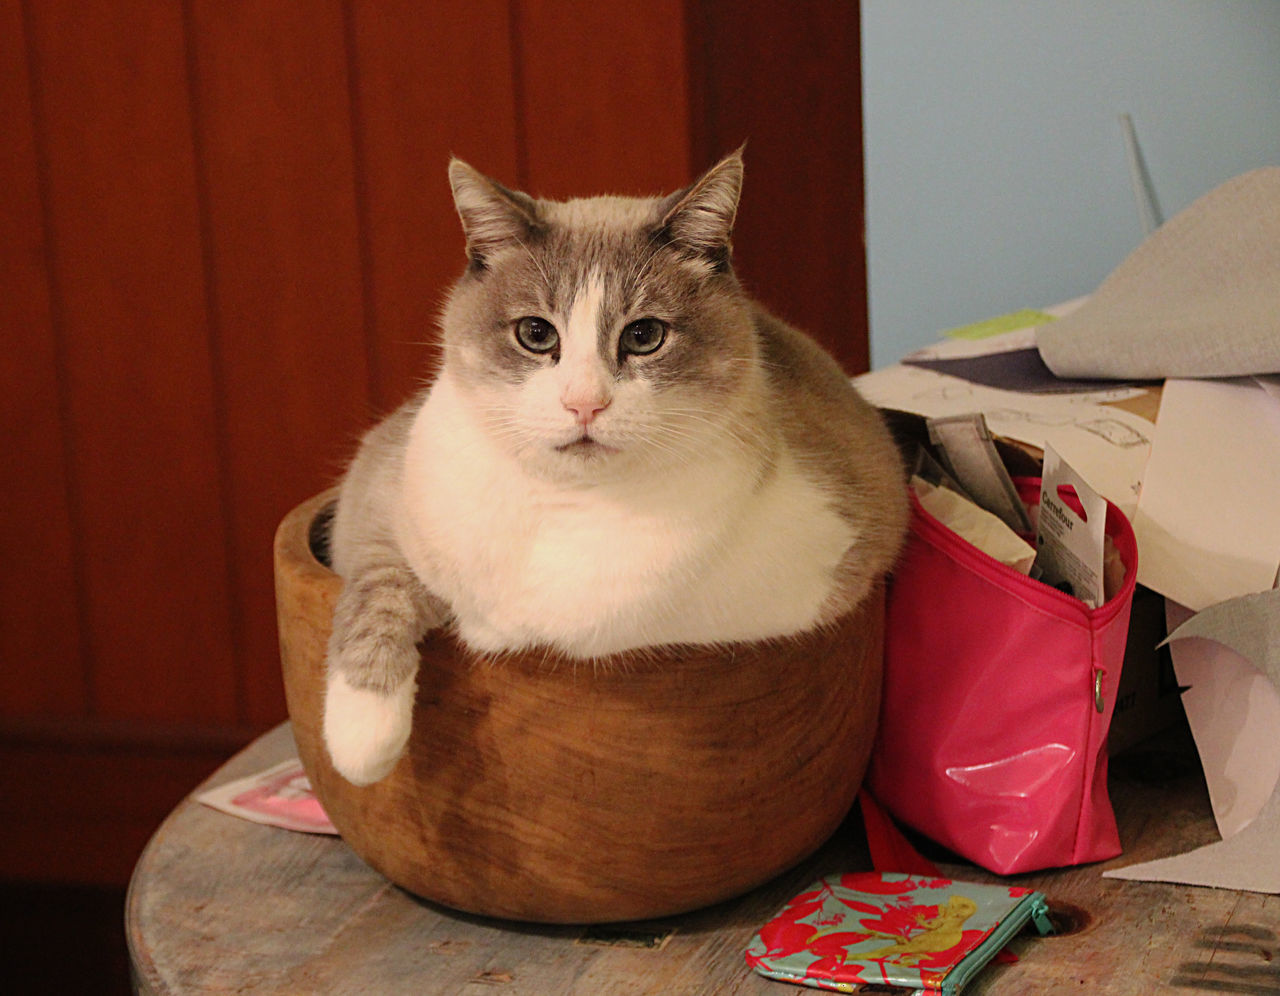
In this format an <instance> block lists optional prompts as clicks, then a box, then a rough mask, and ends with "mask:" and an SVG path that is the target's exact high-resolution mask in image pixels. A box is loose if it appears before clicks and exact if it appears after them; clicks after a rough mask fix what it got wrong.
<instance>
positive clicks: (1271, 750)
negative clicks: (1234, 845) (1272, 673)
mask: <svg viewBox="0 0 1280 996" xmlns="http://www.w3.org/2000/svg"><path fill="white" fill-rule="evenodd" d="M1191 617H1192V612H1191V610H1190V609H1187V608H1186V607H1184V606H1181V605H1176V604H1174V603H1173V602H1166V620H1167V622H1168V632H1170V633H1173V632H1175V631H1176V630H1177V629H1178V627H1179V626H1181V625H1182V624H1183V623H1184V622H1186V621H1187V620H1188V619H1190V618H1191ZM1169 652H1170V654H1171V656H1172V657H1173V670H1174V673H1175V674H1176V675H1177V677H1178V684H1179V685H1180V686H1182V687H1184V688H1186V691H1185V692H1183V694H1182V705H1183V708H1184V709H1185V710H1186V713H1187V721H1188V723H1189V724H1190V726H1191V735H1192V736H1193V737H1194V738H1195V741H1196V749H1197V750H1198V751H1199V752H1200V763H1201V766H1202V767H1203V768H1204V776H1205V781H1206V782H1207V784H1208V786H1209V800H1210V802H1212V804H1213V818H1214V820H1215V821H1216V822H1217V824H1218V832H1219V833H1220V834H1222V836H1223V837H1224V838H1226V837H1234V836H1235V835H1236V834H1237V833H1239V832H1240V831H1241V830H1243V829H1244V828H1245V827H1246V826H1248V825H1249V824H1250V823H1251V822H1253V820H1254V818H1255V817H1256V816H1257V815H1258V813H1260V812H1261V811H1262V807H1263V806H1264V805H1266V802H1267V799H1269V798H1270V796H1271V792H1272V790H1273V789H1274V788H1275V786H1276V782H1277V781H1280V737H1277V736H1276V731H1277V730H1280V690H1277V688H1276V686H1275V685H1273V684H1272V683H1271V681H1270V680H1269V679H1268V678H1267V676H1266V675H1265V674H1263V673H1262V672H1261V671H1260V670H1259V669H1258V668H1257V667H1256V666H1254V664H1253V662H1252V661H1250V660H1248V659H1247V658H1245V657H1243V656H1242V655H1241V654H1239V653H1237V652H1236V651H1234V650H1232V649H1231V648H1230V647H1228V646H1226V645H1225V644H1223V643H1219V642H1217V641H1216V640H1206V639H1204V638H1203V637H1183V638H1180V639H1175V640H1172V641H1171V642H1170V643H1169Z"/></svg>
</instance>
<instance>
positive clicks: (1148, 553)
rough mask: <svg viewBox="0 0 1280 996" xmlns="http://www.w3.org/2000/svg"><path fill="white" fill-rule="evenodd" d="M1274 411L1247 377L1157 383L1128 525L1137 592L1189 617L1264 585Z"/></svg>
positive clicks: (1274, 488)
mask: <svg viewBox="0 0 1280 996" xmlns="http://www.w3.org/2000/svg"><path fill="white" fill-rule="evenodd" d="M1276 404H1277V403H1276V401H1275V399H1274V398H1272V397H1271V396H1270V395H1269V394H1268V393H1267V392H1266V391H1265V390H1264V389H1263V388H1262V387H1260V386H1259V385H1258V384H1256V383H1255V382H1254V381H1253V379H1252V378H1240V379H1235V380H1211V381H1205V380H1170V381H1166V382H1165V385H1164V393H1163V395H1162V397H1161V400H1160V417H1159V425H1158V428H1157V430H1156V433H1155V442H1154V446H1153V448H1152V451H1151V458H1150V460H1149V461H1148V463H1147V468H1146V474H1145V475H1144V477H1143V482H1142V497H1141V499H1140V500H1139V502H1138V506H1137V511H1136V512H1135V514H1134V516H1133V530H1134V533H1135V534H1136V535H1137V537H1138V553H1139V557H1138V581H1139V582H1140V583H1141V584H1144V585H1146V586H1147V587H1149V588H1153V589H1155V590H1156V591H1158V592H1159V593H1160V594H1162V595H1164V596H1166V597H1167V598H1171V599H1173V601H1175V602H1178V603H1180V604H1182V605H1185V606H1187V607H1188V608H1190V609H1192V610H1194V611H1199V610H1200V609H1203V608H1205V607H1207V606H1209V605H1213V604H1215V603H1217V602H1222V601H1225V600H1227V599H1229V598H1235V597H1238V596H1240V595H1246V594H1250V593H1252V592H1258V591H1265V590H1266V589H1268V588H1270V587H1272V586H1273V585H1274V583H1275V580H1276V571H1277V568H1280V419H1277V417H1276V414H1277V413H1276ZM1108 497H1110V496H1108Z"/></svg>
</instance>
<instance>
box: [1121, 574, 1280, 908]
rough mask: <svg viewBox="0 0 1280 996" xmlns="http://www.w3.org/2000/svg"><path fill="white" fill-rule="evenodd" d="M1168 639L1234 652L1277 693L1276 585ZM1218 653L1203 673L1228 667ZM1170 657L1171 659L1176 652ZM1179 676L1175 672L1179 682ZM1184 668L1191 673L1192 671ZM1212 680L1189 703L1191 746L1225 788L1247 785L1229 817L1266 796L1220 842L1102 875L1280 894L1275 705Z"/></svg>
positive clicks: (1279, 611) (1245, 688)
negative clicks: (1242, 799) (1211, 684)
mask: <svg viewBox="0 0 1280 996" xmlns="http://www.w3.org/2000/svg"><path fill="white" fill-rule="evenodd" d="M1192 638H1195V639H1192ZM1169 642H1170V646H1171V647H1172V648H1174V650H1175V652H1176V651H1178V650H1179V647H1178V645H1179V644H1180V643H1188V644H1208V645H1209V646H1210V647H1216V648H1218V650H1220V651H1221V650H1225V651H1229V652H1231V653H1233V654H1234V655H1237V656H1238V657H1239V658H1240V659H1242V660H1244V661H1247V662H1248V663H1249V665H1250V668H1251V669H1252V670H1253V671H1254V673H1255V674H1256V675H1257V676H1259V677H1261V678H1263V679H1264V680H1265V681H1266V682H1267V684H1268V685H1269V686H1270V690H1269V691H1270V697H1271V698H1272V699H1276V698H1280V591H1274V590H1273V591H1265V592H1261V593H1258V594H1253V595H1246V596H1244V597H1242V598H1235V599H1232V600H1231V601H1229V602H1223V603H1221V604H1220V605H1214V606H1212V607H1210V608H1209V609H1206V610H1205V611H1203V612H1200V613H1197V614H1196V615H1194V616H1192V617H1191V619H1190V620H1188V621H1187V622H1185V623H1183V624H1182V625H1181V626H1180V627H1179V628H1178V629H1176V630H1175V631H1174V632H1173V633H1171V634H1170V635H1169ZM1188 649H1189V650H1190V651H1191V652H1192V654H1193V655H1194V654H1195V653H1196V652H1197V648H1196V647H1195V646H1191V647H1189V648H1188ZM1200 650H1203V647H1201V648H1200ZM1216 653H1217V652H1216V651H1214V650H1210V651H1209V652H1208V655H1207V656H1206V657H1205V658H1203V659H1202V660H1201V661H1200V662H1199V663H1200V664H1201V665H1203V668H1202V671H1203V672H1205V673H1207V671H1208V669H1210V668H1213V667H1214V666H1215V665H1216V664H1217V663H1218V661H1221V660H1227V664H1226V667H1227V668H1232V667H1233V664H1234V662H1233V661H1231V660H1228V659H1226V658H1222V657H1218V658H1217V660H1216V661H1215V660H1214V658H1215V656H1216ZM1174 660H1175V664H1176V663H1177V660H1178V657H1177V656H1175V658H1174ZM1194 663H1195V662H1193V664H1194ZM1183 674H1184V672H1183V671H1181V670H1180V671H1179V672H1178V677H1179V680H1180V681H1181V680H1183ZM1187 674H1188V677H1192V678H1194V677H1195V673H1194V671H1193V672H1187ZM1209 678H1210V681H1211V682H1214V683H1216V686H1217V688H1216V692H1215V689H1214V688H1213V687H1210V688H1208V689H1206V690H1205V691H1206V695H1205V696H1204V697H1203V698H1202V699H1201V700H1200V701H1199V702H1198V703H1196V702H1194V701H1193V702H1192V704H1189V705H1188V708H1187V713H1188V716H1189V717H1190V716H1192V713H1193V711H1194V712H1195V714H1196V715H1197V720H1196V721H1194V722H1193V727H1192V728H1193V730H1195V728H1196V724H1197V723H1198V724H1199V725H1200V726H1201V730H1200V731H1198V732H1196V746H1197V748H1198V749H1199V750H1200V752H1201V757H1202V758H1203V759H1204V762H1205V774H1206V776H1207V777H1212V778H1214V779H1216V780H1217V782H1218V785H1219V791H1220V792H1221V791H1222V786H1223V785H1224V784H1227V785H1228V789H1227V790H1228V791H1230V787H1229V784H1230V781H1234V782H1235V783H1237V784H1239V785H1241V786H1243V787H1245V788H1246V789H1247V792H1248V794H1249V796H1250V801H1249V802H1248V803H1247V805H1246V804H1243V803H1237V804H1235V805H1233V806H1230V807H1228V811H1229V812H1230V811H1234V817H1233V821H1234V822H1239V820H1240V819H1243V818H1244V817H1245V816H1246V815H1247V810H1248V809H1249V808H1253V807H1254V806H1255V805H1256V800H1257V798H1258V796H1260V795H1263V794H1265V796H1266V798H1265V801H1264V802H1263V803H1262V804H1261V808H1260V809H1259V810H1258V811H1257V813H1256V815H1254V816H1253V817H1252V818H1251V819H1249V820H1248V821H1247V822H1245V823H1244V825H1243V826H1241V827H1239V829H1237V830H1236V831H1235V832H1234V833H1233V834H1232V835H1231V836H1227V837H1225V839H1224V840H1221V841H1219V842H1217V843H1214V844H1206V845H1205V846H1204V847H1199V848H1196V849H1195V850H1192V851H1188V852H1187V853H1185V854H1178V855H1173V856H1171V857H1167V858H1158V859H1157V860H1155V861H1145V862H1142V863H1141V864H1136V865H1129V866H1128V867H1127V868H1116V869H1111V870H1109V871H1105V872H1103V877H1104V878H1123V879H1135V880H1139V881H1147V882H1182V883H1186V884H1188V885H1207V886H1213V887H1216V888H1222V889H1243V890H1246V891H1250V892H1268V893H1280V784H1277V782H1276V776H1275V771H1277V770H1280V761H1278V760H1277V755H1278V754H1280V742H1277V740H1276V736H1275V727H1274V725H1272V724H1274V722H1275V719H1274V710H1276V709H1280V706H1277V705H1275V703H1274V702H1267V701H1266V698H1267V695H1266V694H1265V693H1260V692H1259V691H1258V690H1257V687H1256V686H1255V685H1253V684H1252V683H1251V682H1242V681H1239V680H1236V679H1233V678H1232V676H1231V675H1230V674H1229V673H1228V674H1213V675H1211V676H1209ZM1216 693H1223V694H1222V698H1223V701H1219V702H1216V703H1214V702H1209V701H1205V699H1213V698H1214V697H1215V695H1216ZM1214 708H1219V709H1221V713H1220V714H1219V715H1209V713H1210V712H1211V711H1212V710H1213V709H1214ZM1206 724H1208V728H1209V729H1206ZM1268 733H1269V734H1270V736H1267V734H1268ZM1250 752H1252V753H1253V756H1252V757H1250V756H1249V753H1250ZM1211 769H1213V770H1212V775H1211ZM1228 775H1229V780H1228ZM1268 781H1270V784H1269V785H1268V784H1267V783H1268Z"/></svg>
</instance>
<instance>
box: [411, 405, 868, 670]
mask: <svg viewBox="0 0 1280 996" xmlns="http://www.w3.org/2000/svg"><path fill="white" fill-rule="evenodd" d="M756 470H757V468H754V467H751V466H747V465H745V464H744V463H743V462H742V457H741V456H740V455H736V454H735V451H732V450H728V449H727V450H726V451H725V452H724V453H723V454H720V455H719V456H716V457H713V458H711V459H708V460H707V461H703V462H700V463H699V464H698V465H697V466H689V465H685V466H677V467H671V468H668V469H666V470H664V472H663V473H661V474H652V475H649V476H648V477H647V478H645V479H641V480H630V481H619V480H614V481H612V482H609V483H600V484H594V485H591V486H575V487H565V486H562V485H558V484H553V483H550V482H547V481H544V480H540V479H538V478H535V477H532V476H530V475H528V474H526V473H525V472H523V471H522V470H521V468H520V467H519V465H518V464H516V463H515V462H514V461H513V460H511V459H510V458H509V457H507V456H505V455H504V454H503V453H501V452H500V451H499V450H498V449H497V448H496V447H495V446H494V445H493V443H492V442H491V441H490V440H488V439H487V438H486V437H485V436H484V434H483V433H482V432H480V431H478V430H477V429H476V427H475V426H474V424H473V421H472V420H471V419H470V418H468V417H467V414H466V412H465V410H464V408H463V407H462V403H461V401H460V399H459V398H458V396H457V394H456V392H455V391H454V390H452V389H451V388H450V387H449V385H448V383H447V382H441V383H440V384H438V385H437V387H436V388H435V389H433V391H432V394H431V396H430V397H429V398H428V400H427V402H426V404H425V405H424V406H423V408H422V410H421V411H420V413H419V415H418V418H417V421H416V422H415V424H414V427H413V431H412V435H411V439H410V443H409V447H408V450H407V453H406V460H405V467H404V476H403V479H402V481H403V483H402V490H401V495H400V502H399V507H398V509H397V516H396V526H397V536H398V539H399V543H400V546H401V548H402V550H403V551H404V553H405V555H406V557H407V558H408V560H409V562H410V564H411V565H412V566H413V568H414V570H415V571H417V572H418V574H419V575H420V576H421V577H422V578H423V580H424V581H425V582H426V584H427V585H428V587H430V588H431V589H432V590H434V591H436V592H438V593H439V594H440V595H441V596H443V597H444V598H446V599H447V600H448V601H449V602H450V603H451V604H452V606H453V609H454V614H455V618H456V621H457V624H458V629H459V633H460V635H461V636H462V638H463V639H464V640H465V641H466V642H467V643H468V644H470V645H471V646H473V647H475V648H476V649H479V650H486V651H498V650H508V649H510V650H514V649H519V648H522V647H528V646H536V645H550V646H553V647H556V648H557V649H560V650H562V651H564V652H566V653H569V654H571V655H573V656H578V657H594V656H604V655H607V654H610V653H614V652H617V651H620V650H625V649H630V648H635V647H641V646H654V645H659V644H664V643H680V642H695V643H707V642H717V641H733V640H751V639H760V638H764V637H768V636H776V635H782V634H786V633H793V632H798V631H801V630H803V629H806V628H808V627H809V626H811V625H812V624H813V623H814V622H815V621H816V620H817V618H818V616H819V614H820V612H821V609H822V607H823V604H824V603H825V601H826V599H827V597H828V596H829V594H830V592H831V588H832V583H833V581H832V576H833V571H834V568H835V566H836V565H837V564H838V563H839V561H840V559H841V557H842V555H843V554H844V552H845V550H846V549H847V548H848V547H849V546H850V545H851V544H852V543H853V542H854V540H855V539H856V537H855V536H854V535H853V532H852V530H851V529H850V527H849V526H848V524H847V523H846V522H845V521H844V520H843V519H841V518H840V517H839V516H837V515H836V514H835V513H834V512H833V511H831V509H830V507H829V505H828V502H827V501H826V499H825V498H824V496H823V495H822V494H821V492H820V491H819V489H818V488H817V487H816V486H814V485H813V484H812V483H811V482H809V481H807V480H806V479H804V478H803V477H802V476H801V474H800V473H799V470H798V468H797V467H796V466H795V465H794V463H793V462H792V461H791V460H790V459H789V458H787V457H786V456H785V455H784V456H783V458H782V459H780V460H779V461H778V463H777V465H776V467H775V469H774V471H773V473H771V474H770V475H768V476H767V478H766V479H765V482H764V483H763V484H760V485H757V483H756V478H757V473H756Z"/></svg>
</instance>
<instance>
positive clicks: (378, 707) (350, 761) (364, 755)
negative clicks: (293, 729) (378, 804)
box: [324, 673, 414, 785]
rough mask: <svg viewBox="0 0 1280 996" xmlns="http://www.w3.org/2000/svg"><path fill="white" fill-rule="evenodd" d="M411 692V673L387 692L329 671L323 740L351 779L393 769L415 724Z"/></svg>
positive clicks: (364, 781) (369, 779)
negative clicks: (360, 685)
mask: <svg viewBox="0 0 1280 996" xmlns="http://www.w3.org/2000/svg"><path fill="white" fill-rule="evenodd" d="M413 692H414V683H413V680H412V679H409V680H408V681H406V682H404V683H403V684H402V685H401V686H400V687H399V688H397V689H396V690H395V691H393V692H391V693H389V694H385V695H384V694H381V693H379V692H371V691H369V690H368V689H367V688H353V687H352V686H351V685H349V684H348V683H347V680H346V678H345V677H344V676H343V675H341V674H333V673H330V675H329V681H328V686H327V688H326V690H325V698H324V742H325V746H326V747H327V748H328V750H329V759H330V760H331V761H332V762H333V766H334V768H336V769H337V771H338V774H340V775H342V777H343V778H345V779H346V780H347V781H349V782H351V783H352V784H353V785H371V784H372V783H373V782H376V781H379V780H380V779H382V778H385V777H386V776H387V775H388V774H389V773H390V772H391V769H392V768H394V767H395V765H396V761H397V760H399V758H400V755H401V754H402V753H404V746H405V744H406V743H408V741H409V733H410V731H411V730H412V729H413Z"/></svg>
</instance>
